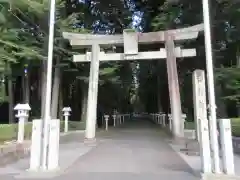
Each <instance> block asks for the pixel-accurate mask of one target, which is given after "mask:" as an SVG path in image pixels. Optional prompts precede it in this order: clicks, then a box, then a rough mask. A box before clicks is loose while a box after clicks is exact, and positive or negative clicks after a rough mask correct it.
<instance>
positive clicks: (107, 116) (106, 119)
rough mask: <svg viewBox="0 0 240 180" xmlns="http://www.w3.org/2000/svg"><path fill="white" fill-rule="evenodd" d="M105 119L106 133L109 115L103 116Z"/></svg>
mask: <svg viewBox="0 0 240 180" xmlns="http://www.w3.org/2000/svg"><path fill="white" fill-rule="evenodd" d="M104 119H105V130H106V131H108V120H109V115H104Z"/></svg>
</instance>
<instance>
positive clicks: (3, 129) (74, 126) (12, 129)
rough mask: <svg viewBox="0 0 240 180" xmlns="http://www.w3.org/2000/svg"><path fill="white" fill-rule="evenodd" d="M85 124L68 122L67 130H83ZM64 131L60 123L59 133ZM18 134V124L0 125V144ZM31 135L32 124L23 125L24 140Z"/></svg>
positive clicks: (15, 137)
mask: <svg viewBox="0 0 240 180" xmlns="http://www.w3.org/2000/svg"><path fill="white" fill-rule="evenodd" d="M84 129H85V122H79V121H69V122H68V130H69V131H76V130H84ZM63 131H64V121H61V122H60V132H63ZM17 134H18V124H0V143H1V142H4V141H11V140H16V139H17ZM31 134H32V123H31V122H28V123H26V124H25V129H24V137H25V139H31Z"/></svg>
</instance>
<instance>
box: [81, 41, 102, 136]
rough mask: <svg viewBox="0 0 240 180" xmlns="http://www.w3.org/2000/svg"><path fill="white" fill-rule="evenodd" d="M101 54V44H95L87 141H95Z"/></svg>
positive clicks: (88, 108)
mask: <svg viewBox="0 0 240 180" xmlns="http://www.w3.org/2000/svg"><path fill="white" fill-rule="evenodd" d="M99 53H100V46H99V44H93V45H92V53H91V56H92V57H91V59H92V61H91V65H90V75H89V87H88V103H87V120H86V131H85V138H86V140H95V131H96V117H97V99H98V78H99Z"/></svg>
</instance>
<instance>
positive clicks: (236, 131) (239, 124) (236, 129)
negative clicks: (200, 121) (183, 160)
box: [185, 118, 240, 137]
mask: <svg viewBox="0 0 240 180" xmlns="http://www.w3.org/2000/svg"><path fill="white" fill-rule="evenodd" d="M231 124H232V135H233V136H236V137H240V118H231ZM194 128H195V125H194V122H186V123H185V129H194Z"/></svg>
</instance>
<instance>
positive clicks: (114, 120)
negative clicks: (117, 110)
mask: <svg viewBox="0 0 240 180" xmlns="http://www.w3.org/2000/svg"><path fill="white" fill-rule="evenodd" d="M112 117H113V126H114V127H116V115H115V114H114V115H112Z"/></svg>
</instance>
